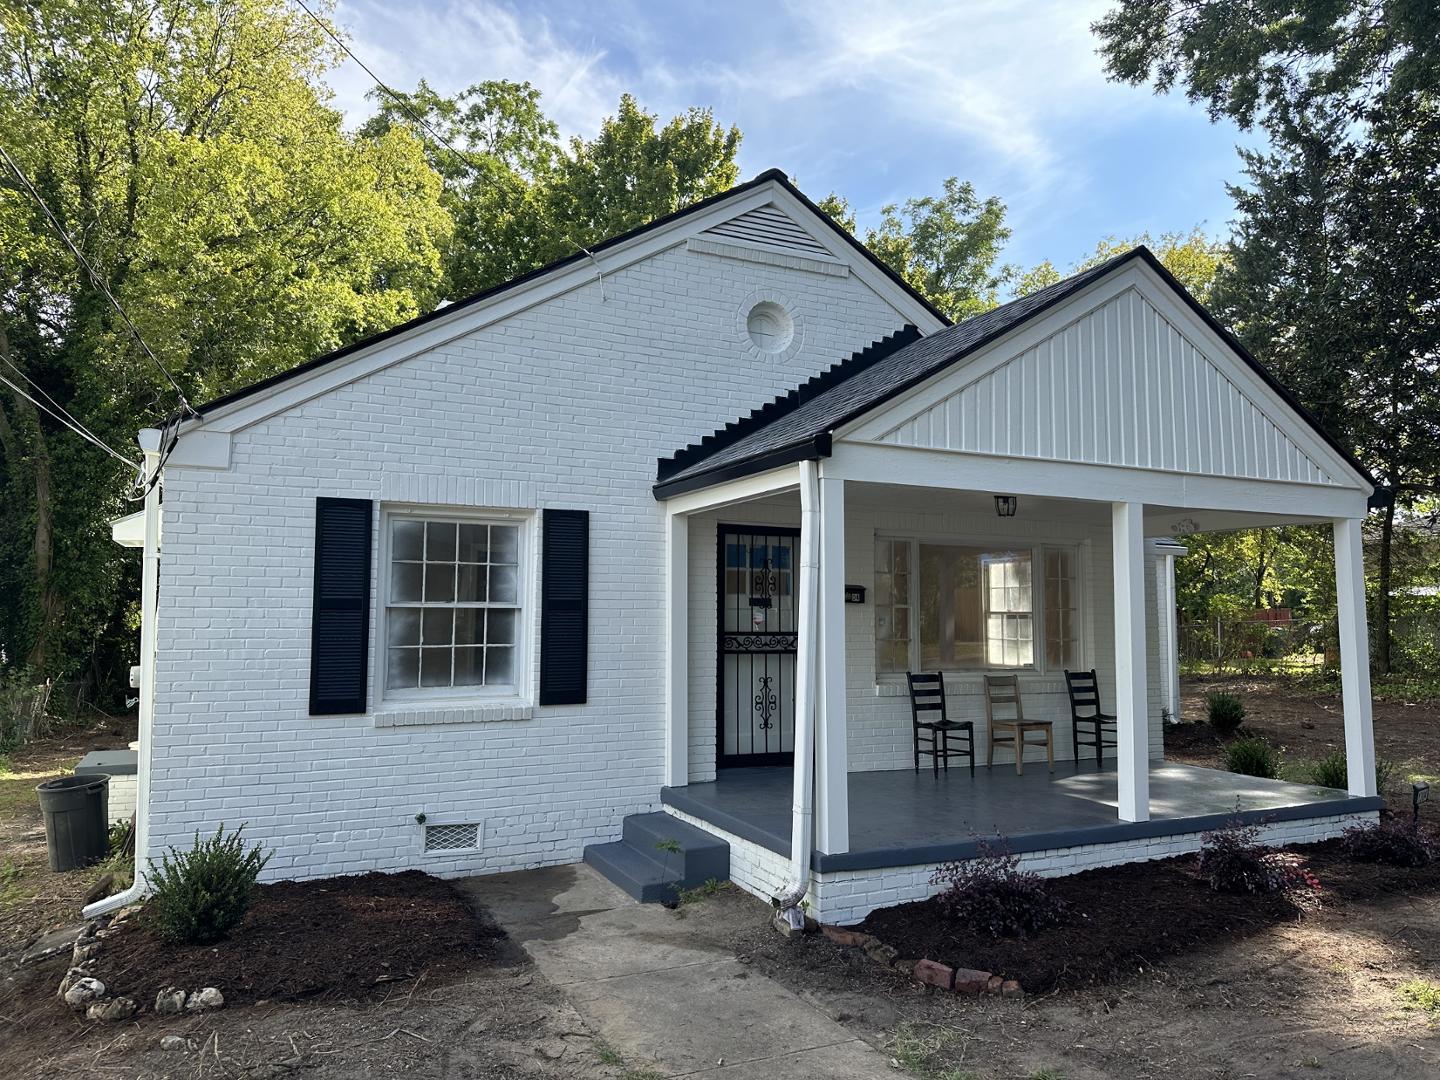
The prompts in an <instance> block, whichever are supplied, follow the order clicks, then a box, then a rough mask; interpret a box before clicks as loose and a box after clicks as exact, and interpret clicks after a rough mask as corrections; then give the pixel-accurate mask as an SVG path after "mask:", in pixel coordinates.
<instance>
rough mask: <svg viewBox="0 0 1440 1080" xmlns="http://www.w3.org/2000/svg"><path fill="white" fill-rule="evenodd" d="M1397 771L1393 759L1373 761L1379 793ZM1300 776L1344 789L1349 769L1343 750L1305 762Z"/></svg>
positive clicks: (1347, 784)
mask: <svg viewBox="0 0 1440 1080" xmlns="http://www.w3.org/2000/svg"><path fill="white" fill-rule="evenodd" d="M1398 771H1399V766H1397V765H1396V764H1395V762H1393V761H1381V760H1377V761H1376V762H1375V790H1376V791H1378V792H1379V793H1380V794H1381V795H1383V794H1385V792H1386V790H1387V789H1388V788H1389V787H1390V782H1391V781H1392V780H1393V779H1394V778H1395V774H1396V773H1397V772H1398ZM1300 776H1301V778H1303V779H1304V780H1308V781H1309V782H1310V783H1312V784H1315V785H1317V786H1319V787H1328V788H1339V789H1340V790H1341V791H1344V790H1345V789H1346V788H1348V787H1349V786H1350V770H1349V767H1348V765H1347V764H1346V759H1345V751H1344V750H1332V751H1330V753H1328V754H1326V755H1325V756H1324V757H1323V758H1321V759H1320V760H1319V761H1311V762H1307V763H1306V764H1305V765H1304V766H1303V768H1302V769H1301V772H1300Z"/></svg>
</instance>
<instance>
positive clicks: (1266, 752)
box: [1225, 735, 1280, 780]
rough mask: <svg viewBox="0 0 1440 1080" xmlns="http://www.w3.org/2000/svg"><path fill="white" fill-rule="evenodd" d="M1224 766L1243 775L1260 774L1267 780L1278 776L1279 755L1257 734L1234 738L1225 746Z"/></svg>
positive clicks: (1275, 778)
mask: <svg viewBox="0 0 1440 1080" xmlns="http://www.w3.org/2000/svg"><path fill="white" fill-rule="evenodd" d="M1225 767H1226V768H1227V769H1229V770H1230V771H1231V772H1233V773H1241V774H1242V775H1245V776H1261V777H1264V778H1265V779H1267V780H1278V779H1279V777H1280V755H1279V753H1278V752H1277V751H1276V750H1275V748H1274V747H1273V746H1271V745H1270V744H1269V743H1268V742H1266V741H1265V740H1264V739H1262V738H1260V737H1259V736H1258V735H1249V736H1246V737H1245V738H1243V739H1236V740H1235V741H1234V742H1232V743H1231V744H1230V745H1229V746H1227V747H1225Z"/></svg>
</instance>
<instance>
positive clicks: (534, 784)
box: [152, 248, 904, 879]
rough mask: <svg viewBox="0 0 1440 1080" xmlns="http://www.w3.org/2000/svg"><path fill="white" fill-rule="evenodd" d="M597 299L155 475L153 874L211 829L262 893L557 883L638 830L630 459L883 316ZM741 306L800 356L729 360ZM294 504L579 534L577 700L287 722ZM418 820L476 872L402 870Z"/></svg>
mask: <svg viewBox="0 0 1440 1080" xmlns="http://www.w3.org/2000/svg"><path fill="white" fill-rule="evenodd" d="M603 292H604V299H603V300H602V290H601V288H600V286H599V285H598V284H596V283H593V282H592V283H590V284H588V285H585V286H583V287H581V288H579V289H576V290H574V291H571V292H569V293H567V294H565V295H563V296H561V297H558V298H556V299H554V300H552V301H550V302H548V303H547V304H545V305H543V306H542V307H539V308H535V309H531V310H528V311H525V312H522V313H520V314H517V315H515V316H513V317H511V318H509V319H507V320H505V321H503V322H501V323H499V324H496V325H494V326H491V327H488V328H485V329H483V330H480V331H477V332H475V333H473V334H471V335H469V336H467V337H465V338H462V339H459V340H456V341H453V342H451V343H449V344H447V345H445V346H443V347H440V348H437V349H435V350H433V351H431V352H429V353H427V354H425V355H424V356H421V357H417V358H415V359H412V360H408V361H405V362H403V363H400V364H397V365H394V366H391V367H389V368H386V369H384V370H381V371H378V372H376V373H374V374H372V375H369V376H367V377H365V378H363V379H360V380H358V381H356V382H353V383H351V384H348V385H346V386H344V387H342V388H340V389H338V390H336V391H334V392H332V393H330V394H327V395H325V396H324V397H321V398H318V399H315V400H313V401H311V402H309V403H307V404H303V405H300V406H297V407H296V408H294V409H292V410H291V411H289V412H287V413H285V414H283V415H281V416H277V417H274V418H272V419H270V420H267V421H265V422H262V423H260V424H257V425H255V426H254V427H251V428H249V429H247V430H245V431H243V432H241V433H239V434H237V435H236V437H235V439H234V441H233V446H232V462H231V467H230V468H229V469H228V470H226V471H223V472H216V471H206V470H199V469H183V468H171V469H169V470H167V474H166V478H165V508H164V513H165V550H164V555H163V559H162V563H161V614H160V620H159V657H158V663H157V672H156V714H155V733H154V762H153V770H154V771H153V789H152V800H153V801H152V813H153V818H152V837H153V841H154V843H155V845H156V851H157V854H158V852H160V851H163V850H164V848H165V847H166V846H168V845H188V844H189V842H190V840H191V837H192V835H193V834H194V832H195V831H196V830H197V829H198V830H200V831H202V832H204V831H207V830H209V831H213V830H214V828H215V827H216V826H217V825H219V824H221V823H222V822H223V823H224V824H225V825H227V826H229V827H234V826H237V825H240V824H242V823H244V824H246V826H247V834H248V835H249V836H250V837H251V838H252V839H254V840H257V841H259V842H261V843H262V844H264V845H265V846H266V847H269V848H273V849H274V851H275V855H274V858H273V859H272V860H271V862H270V864H269V866H268V867H267V869H266V877H267V878H271V879H274V878H285V877H307V876H320V875H330V874H341V873H351V872H358V871H365V870H373V869H379V870H398V869H402V868H406V867H412V866H413V867H422V868H424V869H426V870H430V871H432V872H435V873H441V874H464V873H475V872H482V871H498V870H510V869H518V868H522V867H527V866H538V865H544V864H549V863H563V862H571V861H574V860H577V859H579V858H580V855H581V851H582V849H583V847H584V846H585V845H586V844H588V843H591V842H595V841H604V840H613V839H616V838H618V837H619V835H620V822H621V819H622V818H623V817H624V816H625V815H627V814H632V813H637V812H642V811H648V810H653V809H655V808H656V806H657V803H658V796H659V789H660V785H661V783H662V769H661V757H662V752H663V746H664V736H663V722H664V709H663V690H664V685H663V668H662V658H663V656H664V649H663V640H662V635H663V630H664V619H663V615H662V600H663V592H662V590H663V576H664V575H663V569H662V568H663V551H664V531H663V528H664V514H663V510H662V508H661V507H660V506H659V504H657V503H656V502H655V501H654V499H653V497H652V495H651V492H650V487H651V484H652V482H653V480H654V471H655V460H656V458H657V457H660V456H662V455H666V454H669V453H671V452H672V451H674V450H675V449H677V448H678V447H681V446H683V445H685V444H686V443H688V442H690V441H692V440H693V439H696V438H698V437H699V436H701V435H704V434H706V433H708V432H709V431H711V430H713V429H714V428H716V427H718V426H720V425H722V424H724V423H725V422H727V421H729V420H732V419H734V418H735V417H736V416H739V415H742V414H744V413H747V412H749V410H750V409H752V408H753V407H755V406H756V405H757V404H759V403H761V402H763V401H765V400H766V399H768V398H769V397H771V396H773V395H775V394H778V393H781V392H784V391H786V390H788V389H790V388H792V387H793V386H795V385H797V384H798V383H799V382H801V381H803V380H804V379H805V378H807V377H809V376H810V375H811V374H813V373H815V372H817V371H820V370H822V369H824V368H826V367H829V366H830V365H831V364H833V363H835V362H837V361H839V360H841V359H843V358H844V357H846V356H848V355H849V354H851V353H852V352H854V351H856V350H858V349H861V348H864V347H865V346H867V345H868V344H870V343H871V342H872V341H874V340H876V339H878V338H880V337H883V336H884V335H886V334H888V333H891V332H893V331H894V330H896V329H897V328H898V327H899V326H901V325H902V324H903V322H904V319H903V318H902V317H901V316H900V315H899V314H898V313H897V312H896V311H894V310H893V309H892V308H891V307H890V306H889V305H888V304H886V303H885V302H884V301H882V300H881V299H880V298H879V297H877V296H876V295H875V294H874V293H873V292H871V291H870V290H869V289H868V288H867V287H866V286H864V285H863V284H862V283H861V282H860V281H859V280H858V279H857V278H855V277H853V276H836V275H833V274H828V273H826V274H818V273H811V272H806V271H804V270H801V269H794V268H784V267H777V266H771V265H760V264H756V263H746V262H740V261H736V260H733V259H721V258H716V257H714V256H713V255H700V254H688V253H686V252H685V250H684V249H683V248H672V249H670V250H668V251H665V252H662V253H661V254H659V255H656V256H654V257H652V258H650V259H648V260H646V261H644V262H641V263H638V264H636V265H634V266H632V267H630V268H627V269H625V270H623V271H619V272H616V273H613V274H607V275H606V278H605V282H604V290H603ZM759 294H763V295H767V296H772V297H774V298H775V299H776V300H777V301H778V302H781V303H784V304H785V305H786V306H787V307H789V308H791V309H792V310H794V311H796V312H797V314H798V316H799V318H798V326H797V334H798V335H800V336H801V339H802V340H801V343H800V346H799V347H798V348H796V349H792V350H791V351H789V352H787V354H786V355H785V356H784V357H783V358H781V359H774V358H764V357H757V356H755V355H753V352H752V350H751V349H750V347H749V342H748V340H747V339H746V338H745V335H744V311H743V310H741V309H742V307H743V304H744V301H745V300H746V298H749V297H753V296H755V295H759ZM322 495H324V496H345V497H358V498H367V499H374V500H377V501H378V500H386V499H401V498H403V499H411V498H416V499H419V500H421V501H426V500H431V499H435V498H442V497H443V498H444V499H445V500H446V501H452V500H453V501H454V502H455V503H456V504H457V505H472V504H476V503H482V502H500V503H504V504H506V505H511V506H519V507H522V508H523V507H547V506H548V507H563V508H575V509H588V510H590V511H591V535H592V546H593V554H592V558H591V585H590V588H591V592H590V663H591V667H590V677H589V703H588V704H587V705H584V706H577V707H564V708H544V709H541V708H538V707H537V708H534V709H533V710H532V712H531V714H530V717H529V718H528V719H525V718H511V719H505V718H503V714H502V718H497V719H489V720H486V721H484V722H477V721H479V718H480V717H481V716H492V715H493V714H492V713H490V712H488V711H476V710H472V711H471V713H470V714H468V715H467V714H466V713H464V712H463V711H459V712H452V713H451V714H450V715H449V716H447V717H440V716H427V715H424V712H423V710H415V709H411V710H408V711H407V714H406V719H405V722H404V723H393V726H387V724H391V723H392V721H393V720H394V718H391V720H385V719H380V720H378V721H377V717H376V716H375V715H365V716H337V717H312V716H309V715H307V688H308V680H309V653H310V611H311V581H312V574H313V566H312V562H311V552H312V549H313V539H314V537H313V530H314V500H315V498H316V497H317V496H322ZM377 513H378V509H377ZM534 547H535V545H532V550H533V549H534ZM712 559H713V555H712ZM377 574H378V568H377ZM377 584H378V576H377ZM531 626H532V628H535V627H537V626H538V620H532V622H531ZM378 629H379V628H378V627H377V626H375V625H372V638H371V640H372V642H375V641H377V640H378V637H379V634H378ZM533 643H534V642H533V640H532V644H533ZM372 651H373V645H372ZM537 652H538V650H536V649H532V652H531V656H532V663H531V665H530V670H529V671H528V672H527V675H528V677H529V678H530V679H531V680H532V681H533V679H534V676H535V670H534V667H535V664H534V662H533V660H534V657H535V655H536V653H537ZM375 698H376V691H375V688H374V687H372V688H371V694H370V700H371V702H372V704H373V703H374V702H375ZM417 712H418V713H420V715H418V716H417V715H416V714H417ZM521 716H522V717H523V714H521ZM440 719H449V720H458V721H459V722H447V723H439V722H434V721H437V720H440ZM421 812H424V813H426V814H427V815H430V816H432V817H441V816H443V817H444V818H445V819H446V820H449V821H477V822H480V823H482V825H483V829H482V841H481V847H480V848H479V849H478V850H476V851H470V852H452V853H441V854H435V855H428V856H427V855H423V854H422V853H421V851H420V846H421V842H422V835H421V829H420V827H419V826H418V825H417V824H416V823H415V820H414V818H415V815H416V814H417V813H421Z"/></svg>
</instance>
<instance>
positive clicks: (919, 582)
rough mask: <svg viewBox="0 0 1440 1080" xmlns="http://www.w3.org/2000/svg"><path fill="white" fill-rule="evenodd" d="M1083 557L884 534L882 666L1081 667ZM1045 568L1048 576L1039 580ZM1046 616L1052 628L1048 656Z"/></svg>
mask: <svg viewBox="0 0 1440 1080" xmlns="http://www.w3.org/2000/svg"><path fill="white" fill-rule="evenodd" d="M1075 562H1076V560H1075V552H1074V551H1073V549H1070V548H1058V547H1057V548H1049V547H1046V548H1035V549H1032V548H1019V549H1014V550H992V549H989V548H983V547H975V546H967V545H961V544H944V543H931V542H929V541H922V540H914V539H896V538H886V537H881V538H877V541H876V549H875V567H876V572H875V644H876V671H877V672H879V673H882V674H885V673H892V674H893V673H898V672H903V671H907V670H923V671H935V670H951V671H953V670H966V669H969V670H985V669H996V668H999V669H1017V668H1033V667H1038V666H1041V663H1040V661H1041V660H1042V659H1043V666H1045V667H1048V668H1051V669H1054V670H1058V669H1059V668H1061V667H1064V666H1067V665H1070V666H1073V665H1074V664H1075V663H1076V656H1077V643H1076V635H1075V626H1076V621H1077V620H1076V590H1075ZM1037 565H1039V566H1040V567H1042V572H1043V574H1044V578H1043V580H1042V581H1040V582H1038V583H1037V581H1036V566H1037ZM1037 585H1038V586H1039V587H1038V588H1037ZM1041 604H1043V605H1044V611H1043V614H1042V611H1041ZM1037 622H1039V623H1040V625H1042V626H1043V627H1044V636H1043V642H1042V648H1043V654H1042V656H1040V657H1037V655H1036V648H1037V647H1036V634H1037V630H1036V624H1037Z"/></svg>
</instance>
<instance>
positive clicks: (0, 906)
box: [0, 862, 23, 911]
mask: <svg viewBox="0 0 1440 1080" xmlns="http://www.w3.org/2000/svg"><path fill="white" fill-rule="evenodd" d="M21 873H22V871H21V869H20V866H19V864H18V863H13V862H5V863H0V911H4V910H5V909H6V908H8V907H10V906H11V905H12V904H14V903H15V902H16V901H17V900H19V899H20V897H21V893H22V892H23V890H22V889H21V888H20V874H21Z"/></svg>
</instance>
